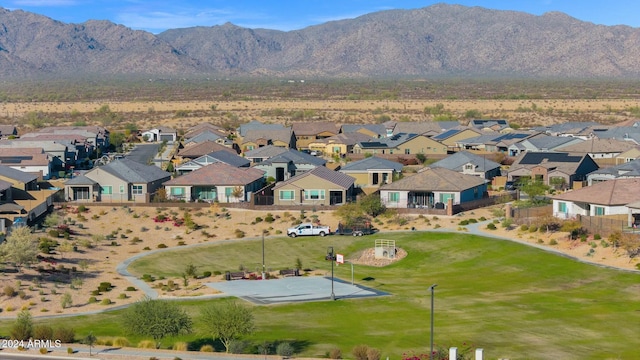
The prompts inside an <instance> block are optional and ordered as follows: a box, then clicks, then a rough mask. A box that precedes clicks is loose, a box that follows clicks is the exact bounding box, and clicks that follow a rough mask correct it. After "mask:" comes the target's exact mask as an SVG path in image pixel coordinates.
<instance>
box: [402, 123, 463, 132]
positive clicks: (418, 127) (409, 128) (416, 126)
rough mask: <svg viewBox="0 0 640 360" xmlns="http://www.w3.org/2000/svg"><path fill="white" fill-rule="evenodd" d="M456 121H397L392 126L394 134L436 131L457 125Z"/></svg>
mask: <svg viewBox="0 0 640 360" xmlns="http://www.w3.org/2000/svg"><path fill="white" fill-rule="evenodd" d="M459 125H460V123H458V122H457V121H419V122H418V121H399V122H396V123H395V126H394V127H393V133H394V134H400V133H408V134H424V133H426V132H429V131H436V132H438V133H440V132H442V131H443V130H448V129H451V128H453V127H456V126H459Z"/></svg>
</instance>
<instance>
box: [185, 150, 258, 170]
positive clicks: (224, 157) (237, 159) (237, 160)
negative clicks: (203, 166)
mask: <svg viewBox="0 0 640 360" xmlns="http://www.w3.org/2000/svg"><path fill="white" fill-rule="evenodd" d="M207 155H208V156H210V157H212V158H214V159H216V160H218V161H221V162H223V163H225V164H229V165H232V166H235V167H246V166H249V165H250V164H251V161H249V160H247V159H245V158H243V157H242V156H238V155H236V154H232V153H230V152H228V151H224V150H219V151H214V152H212V153H209V154H207ZM195 161H198V159H196V160H195Z"/></svg>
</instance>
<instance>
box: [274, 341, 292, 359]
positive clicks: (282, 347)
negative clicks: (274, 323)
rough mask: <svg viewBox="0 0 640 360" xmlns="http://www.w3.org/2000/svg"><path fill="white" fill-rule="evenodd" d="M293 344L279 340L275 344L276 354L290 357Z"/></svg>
mask: <svg viewBox="0 0 640 360" xmlns="http://www.w3.org/2000/svg"><path fill="white" fill-rule="evenodd" d="M293 350H294V349H293V346H292V345H291V344H289V343H288V342H281V343H280V344H278V346H276V354H278V355H280V356H282V357H290V356H291V355H293Z"/></svg>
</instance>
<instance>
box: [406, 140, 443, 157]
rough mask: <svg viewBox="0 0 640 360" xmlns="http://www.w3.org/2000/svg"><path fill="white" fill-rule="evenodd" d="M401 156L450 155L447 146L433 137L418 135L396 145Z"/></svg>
mask: <svg viewBox="0 0 640 360" xmlns="http://www.w3.org/2000/svg"><path fill="white" fill-rule="evenodd" d="M396 148H397V149H398V152H397V153H399V154H405V155H411V154H414V155H415V154H423V155H440V156H445V155H447V153H448V149H447V146H446V145H444V144H443V143H441V142H439V141H437V140H435V139H434V138H433V137H428V136H425V135H417V136H413V137H410V138H407V139H406V140H405V141H403V142H400V143H398V144H397V145H396Z"/></svg>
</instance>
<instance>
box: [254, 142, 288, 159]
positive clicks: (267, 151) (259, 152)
mask: <svg viewBox="0 0 640 360" xmlns="http://www.w3.org/2000/svg"><path fill="white" fill-rule="evenodd" d="M284 152H287V149H285V148H283V147H279V146H273V145H267V146H262V147H259V148H256V149H253V150H249V151H245V153H244V156H245V157H247V158H270V157H272V156H276V155H280V154H282V153H284Z"/></svg>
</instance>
